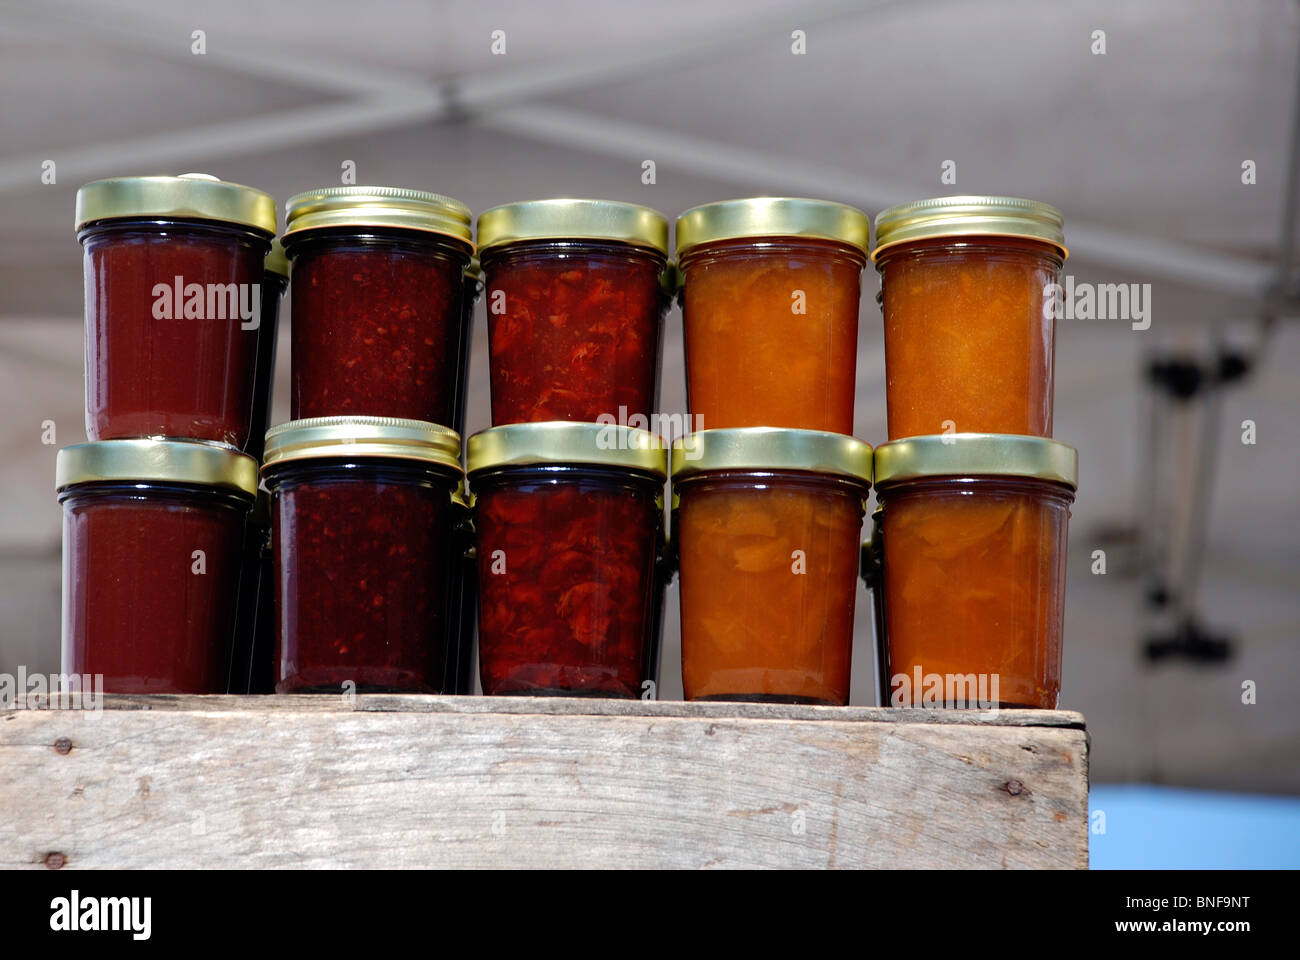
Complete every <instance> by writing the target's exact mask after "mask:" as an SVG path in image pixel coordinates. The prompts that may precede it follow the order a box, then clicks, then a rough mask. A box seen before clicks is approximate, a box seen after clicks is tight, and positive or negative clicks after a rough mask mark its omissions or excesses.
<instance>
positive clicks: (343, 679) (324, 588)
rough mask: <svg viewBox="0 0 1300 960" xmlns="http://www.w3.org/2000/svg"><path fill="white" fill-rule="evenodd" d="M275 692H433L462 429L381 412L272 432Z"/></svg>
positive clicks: (444, 637)
mask: <svg viewBox="0 0 1300 960" xmlns="http://www.w3.org/2000/svg"><path fill="white" fill-rule="evenodd" d="M262 478H263V480H264V481H265V482H266V485H267V487H268V488H269V489H270V491H271V498H272V504H271V550H272V554H273V556H274V562H275V606H276V614H277V629H276V658H275V659H276V664H275V666H276V672H275V689H276V692H277V693H308V692H319V693H339V692H349V691H357V692H363V691H369V692H381V691H387V692H394V693H402V692H406V693H440V692H441V687H442V675H443V662H444V660H445V657H446V645H447V643H448V642H449V637H448V626H449V622H450V615H451V604H452V596H451V591H450V589H449V583H450V580H451V570H450V566H451V558H452V544H453V540H454V537H455V523H456V518H455V513H454V510H453V505H452V494H453V492H454V491H455V490H456V487H457V486H458V485H459V484H460V483H461V481H462V480H463V474H462V473H461V469H460V437H459V436H458V435H457V434H456V433H455V432H454V431H452V430H448V429H447V428H446V427H440V426H436V425H434V424H431V423H425V422H423V421H413V420H400V419H394V418H389V417H317V418H312V419H306V420H291V421H289V422H288V423H282V424H280V425H278V426H275V427H272V428H271V429H270V430H269V431H267V435H266V461H265V464H264V465H263V467H262Z"/></svg>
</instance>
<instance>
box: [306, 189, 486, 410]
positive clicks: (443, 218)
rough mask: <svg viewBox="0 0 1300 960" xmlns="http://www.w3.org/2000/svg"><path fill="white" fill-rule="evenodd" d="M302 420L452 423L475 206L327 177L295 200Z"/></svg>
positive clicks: (416, 192)
mask: <svg viewBox="0 0 1300 960" xmlns="http://www.w3.org/2000/svg"><path fill="white" fill-rule="evenodd" d="M283 239H284V249H285V253H286V254H288V257H289V260H290V262H291V263H292V265H293V274H292V281H291V291H292V297H291V298H290V309H291V318H290V319H291V328H292V351H291V376H292V393H291V396H290V412H291V415H292V416H293V417H294V419H306V418H313V417H334V416H376V417H396V418H399V419H411V420H422V421H426V422H430V423H436V424H440V425H443V426H447V427H451V426H454V424H455V420H456V416H457V414H456V407H457V405H458V402H459V399H460V390H461V387H460V383H459V382H458V381H459V379H460V378H461V377H462V376H463V372H462V370H461V363H462V360H461V357H462V352H463V347H462V341H463V334H462V327H463V324H464V312H463V309H462V303H463V299H464V290H463V284H464V275H465V268H466V267H467V266H468V265H469V262H470V255H471V254H472V253H473V250H474V247H473V244H472V243H471V242H470V211H469V209H468V208H467V207H465V206H464V205H463V204H461V203H460V202H458V201H456V200H453V199H451V198H450V197H444V196H441V195H439V194H436V193H425V192H423V191H420V190H405V189H402V188H400V187H352V186H349V187H327V188H325V189H321V190H312V191H310V192H307V193H300V194H298V195H297V196H295V197H292V198H290V200H289V202H288V205H287V214H286V225H285V234H284V238H283Z"/></svg>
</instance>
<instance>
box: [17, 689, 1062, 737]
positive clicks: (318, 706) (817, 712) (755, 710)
mask: <svg viewBox="0 0 1300 960" xmlns="http://www.w3.org/2000/svg"><path fill="white" fill-rule="evenodd" d="M27 704H28V707H29V708H30V709H46V708H48V707H49V706H50V698H49V697H48V696H38V695H32V696H29V697H28V699H27ZM103 706H104V709H106V710H207V711H218V712H219V711H226V710H292V711H295V712H308V711H310V712H315V711H323V712H329V713H338V712H350V711H358V710H359V711H373V712H379V713H516V714H537V713H542V714H547V715H559V716H657V717H728V718H734V719H752V720H835V721H838V722H845V723H853V722H875V723H940V724H947V723H956V724H962V725H977V726H979V725H990V726H999V727H1007V726H1012V727H1067V728H1074V729H1079V730H1082V729H1084V719H1083V714H1081V713H1077V712H1075V711H1073V710H998V711H995V712H989V711H984V710H925V709H920V708H915V709H907V710H900V709H896V708H893V707H815V706H804V705H800V704H783V703H734V702H718V701H714V702H692V703H687V702H684V701H680V700H608V699H600V698H594V697H571V698H563V697H560V698H557V697H451V696H436V695H429V696H424V695H418V694H375V693H367V694H357V695H356V696H352V697H344V696H342V695H339V696H330V695H328V694H297V695H282V696H226V695H215V696H179V695H172V694H162V695H158V694H155V695H152V696H130V695H122V694H106V695H104V703H103ZM2 714H3V711H0V715H2Z"/></svg>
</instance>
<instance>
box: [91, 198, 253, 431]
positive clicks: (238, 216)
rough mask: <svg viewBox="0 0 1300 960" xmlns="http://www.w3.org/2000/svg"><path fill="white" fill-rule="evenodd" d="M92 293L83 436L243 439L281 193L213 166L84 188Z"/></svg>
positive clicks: (249, 424)
mask: <svg viewBox="0 0 1300 960" xmlns="http://www.w3.org/2000/svg"><path fill="white" fill-rule="evenodd" d="M76 224H77V239H78V240H80V241H81V246H82V250H83V257H82V264H83V275H84V278H85V302H86V436H87V437H89V438H90V439H91V440H110V439H120V438H128V437H170V438H176V439H182V438H183V439H189V440H204V441H208V442H211V443H219V444H224V445H226V446H230V447H232V448H235V449H239V450H242V449H244V447H246V446H247V445H248V441H249V437H250V435H251V433H252V424H253V412H252V408H253V395H254V386H253V385H254V378H255V369H256V366H257V349H258V340H259V337H260V332H259V331H260V326H261V306H260V299H261V284H262V272H263V266H264V261H265V259H266V255H267V252H268V251H269V250H270V246H271V238H272V237H273V236H274V235H275V224H276V219H275V201H273V200H272V199H271V198H270V197H269V196H267V195H266V194H265V193H262V192H261V191H260V190H254V189H252V188H250V187H245V186H241V185H239V184H237V183H224V182H222V181H220V180H217V179H215V178H213V177H209V176H207V175H206V174H185V175H183V176H180V177H119V178H116V179H112V180H96V181H94V182H93V183H88V184H86V185H85V186H83V187H82V188H81V189H80V190H78V191H77V216H76Z"/></svg>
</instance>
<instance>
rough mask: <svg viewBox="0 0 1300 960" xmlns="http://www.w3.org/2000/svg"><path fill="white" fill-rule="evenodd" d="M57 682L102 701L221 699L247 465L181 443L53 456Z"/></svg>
mask: <svg viewBox="0 0 1300 960" xmlns="http://www.w3.org/2000/svg"><path fill="white" fill-rule="evenodd" d="M55 472H56V486H57V488H58V491H59V502H60V503H61V504H62V506H63V644H62V645H63V672H64V673H76V674H90V675H92V676H93V675H95V674H103V677H104V686H103V689H104V691H105V692H107V693H225V692H226V688H227V682H228V678H229V672H230V658H231V646H232V640H233V636H234V617H235V604H236V598H237V594H238V591H239V571H240V547H241V544H242V542H243V535H244V519H245V517H246V516H247V514H248V510H249V507H250V506H251V504H252V502H253V494H254V491H255V490H256V489H257V462H256V461H255V460H253V458H252V457H248V456H245V455H243V454H241V453H237V452H235V451H233V450H229V449H225V448H222V447H218V446H214V445H209V444H204V443H194V442H185V441H179V440H144V439H142V440H102V441H97V442H92V443H83V444H78V445H77V446H72V447H67V448H66V449H63V450H60V451H59V454H58V459H57V466H56V471H55Z"/></svg>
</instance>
